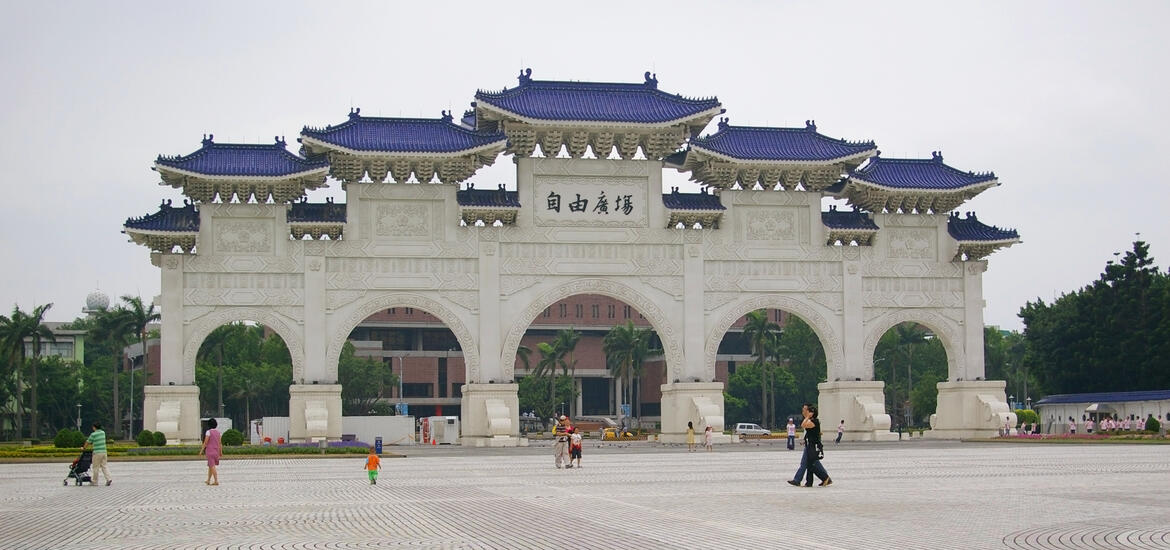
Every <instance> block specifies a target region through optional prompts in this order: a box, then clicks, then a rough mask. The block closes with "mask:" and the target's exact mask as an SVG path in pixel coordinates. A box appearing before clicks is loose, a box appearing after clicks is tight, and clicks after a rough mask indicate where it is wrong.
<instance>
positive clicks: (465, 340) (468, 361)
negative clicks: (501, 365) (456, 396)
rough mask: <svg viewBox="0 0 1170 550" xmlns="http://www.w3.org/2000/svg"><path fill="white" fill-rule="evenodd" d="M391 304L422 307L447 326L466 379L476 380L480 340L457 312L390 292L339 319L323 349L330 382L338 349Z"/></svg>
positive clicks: (420, 298)
mask: <svg viewBox="0 0 1170 550" xmlns="http://www.w3.org/2000/svg"><path fill="white" fill-rule="evenodd" d="M392 307H412V308H416V309H421V310H423V311H425V312H427V313H430V314H431V315H434V316H435V317H437V318H438V319H439V320H440V321H442V322H443V324H445V325H447V328H448V329H450V330H451V332H452V333H454V334H455V339H456V340H458V341H459V347H460V348H462V349H463V363H464V365H465V368H466V369H467V379H468V380H469V381H471V380H476V379H478V377H479V343H478V342H477V341H476V340H475V337H474V336H473V335H472V333H471V331H470V330H468V328H467V325H466V324H465V323H464V322H463V319H461V318H460V317H459V316H458V315H456V314H455V313H454V312H453V311H452V310H451V309H450V308H449V307H447V306H446V305H444V304H443V303H442V302H439V301H437V300H434V299H431V298H428V297H426V296H422V295H419V294H414V293H407V292H392V293H388V294H379V295H377V296H374V297H372V298H370V299H368V300H366V301H365V302H362V303H360V304H359V305H358V306H357V308H356V309H354V310H353V313H351V314H350V315H349V317H347V318H346V319H345V321H344V322H342V323H341V324H340V325H338V326H339V328H338V329H337V330H336V331H335V332H334V333H333V334H332V335H331V336H330V338H329V347H328V348H326V351H325V365H326V367H325V374H326V376H329V377H331V379H332V380H333V381H336V380H337V362H338V361H340V360H341V348H342V347H344V346H345V341H346V339H348V338H349V335H350V333H352V332H353V329H354V327H356V326H358V325H359V324H360V323H361V322H362V321H364V320H366V318H367V317H369V316H370V315H373V314H374V313H377V312H378V311H379V310H383V309H389V308H392Z"/></svg>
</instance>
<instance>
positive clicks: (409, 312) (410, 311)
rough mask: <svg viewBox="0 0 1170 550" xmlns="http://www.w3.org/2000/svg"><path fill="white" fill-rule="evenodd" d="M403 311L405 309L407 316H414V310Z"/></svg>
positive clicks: (410, 308)
mask: <svg viewBox="0 0 1170 550" xmlns="http://www.w3.org/2000/svg"><path fill="white" fill-rule="evenodd" d="M404 309H406V314H407V315H414V308H412V307H408V308H404Z"/></svg>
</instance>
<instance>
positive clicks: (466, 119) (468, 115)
mask: <svg viewBox="0 0 1170 550" xmlns="http://www.w3.org/2000/svg"><path fill="white" fill-rule="evenodd" d="M459 122H462V123H463V125H464V126H466V127H468V128H475V109H471V110H470V111H463V118H462V119H460V120H459Z"/></svg>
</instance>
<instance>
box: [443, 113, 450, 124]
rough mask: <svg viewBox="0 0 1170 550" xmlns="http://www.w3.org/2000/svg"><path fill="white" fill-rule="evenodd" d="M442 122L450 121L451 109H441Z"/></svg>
mask: <svg viewBox="0 0 1170 550" xmlns="http://www.w3.org/2000/svg"><path fill="white" fill-rule="evenodd" d="M443 122H451V111H443Z"/></svg>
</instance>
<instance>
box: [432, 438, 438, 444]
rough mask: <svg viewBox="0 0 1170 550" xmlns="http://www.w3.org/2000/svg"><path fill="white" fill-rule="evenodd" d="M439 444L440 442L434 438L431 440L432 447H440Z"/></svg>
mask: <svg viewBox="0 0 1170 550" xmlns="http://www.w3.org/2000/svg"><path fill="white" fill-rule="evenodd" d="M438 444H439V440H437V439H435V438H433V437H432V438H431V445H438Z"/></svg>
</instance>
